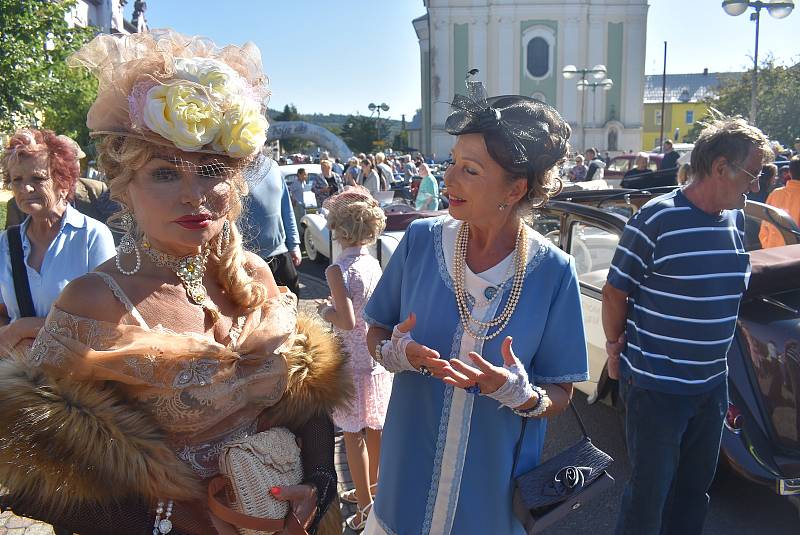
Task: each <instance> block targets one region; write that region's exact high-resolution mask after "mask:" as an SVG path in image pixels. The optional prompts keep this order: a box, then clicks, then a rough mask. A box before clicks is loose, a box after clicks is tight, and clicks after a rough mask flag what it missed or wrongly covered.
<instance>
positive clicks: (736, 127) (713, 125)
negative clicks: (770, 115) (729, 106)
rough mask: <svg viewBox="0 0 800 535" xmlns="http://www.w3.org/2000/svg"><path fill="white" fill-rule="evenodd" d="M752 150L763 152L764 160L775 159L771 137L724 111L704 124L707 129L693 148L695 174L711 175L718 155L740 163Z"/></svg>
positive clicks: (693, 169)
mask: <svg viewBox="0 0 800 535" xmlns="http://www.w3.org/2000/svg"><path fill="white" fill-rule="evenodd" d="M750 149H756V150H758V151H761V154H762V161H764V162H768V161H770V160H771V159H772V157H773V154H772V149H771V148H770V146H769V140H768V139H767V136H765V135H764V134H763V133H762V132H761V130H759V129H758V128H756V127H755V126H752V125H749V124H747V122H746V121H745V120H744V119H742V118H741V117H726V116H724V115H722V114H717V116H716V117H715V118H714V119H712V120H710V121H709V122H707V123H705V128H703V131H702V132H701V133H700V137H699V138H698V139H697V141H696V142H695V144H694V149H692V161H691V164H692V173H693V177H694V178H695V179H696V180H702V179H703V178H705V177H706V176H708V175H710V174H711V166H712V165H713V163H714V160H716V159H717V158H719V157H723V158H725V159H726V160H728V161H729V162H730V163H732V164H735V165H739V164H741V163H742V162H744V161H745V160H746V159H747V155H748V154H749V153H750Z"/></svg>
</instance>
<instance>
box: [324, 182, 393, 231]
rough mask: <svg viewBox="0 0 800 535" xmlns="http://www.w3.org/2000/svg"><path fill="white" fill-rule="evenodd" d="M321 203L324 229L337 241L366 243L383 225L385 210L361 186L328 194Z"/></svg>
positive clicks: (381, 229)
mask: <svg viewBox="0 0 800 535" xmlns="http://www.w3.org/2000/svg"><path fill="white" fill-rule="evenodd" d="M324 207H325V209H327V210H328V229H330V231H331V232H333V237H334V239H336V240H338V241H339V242H340V243H344V244H347V245H368V244H370V243H373V242H374V241H375V240H377V239H378V236H380V235H381V233H382V232H383V229H385V228H386V214H384V213H383V210H382V209H381V207H380V204H378V201H376V200H375V199H374V198H373V197H372V195H370V194H369V192H368V191H367V190H366V189H365V188H363V187H361V186H357V187H351V188H348V189H346V190H345V191H343V192H342V193H339V194H337V195H334V196H332V197H329V198H328V199H327V200H326V201H325V203H324Z"/></svg>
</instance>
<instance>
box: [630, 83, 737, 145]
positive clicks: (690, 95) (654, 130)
mask: <svg viewBox="0 0 800 535" xmlns="http://www.w3.org/2000/svg"><path fill="white" fill-rule="evenodd" d="M735 76H741V73H735V72H725V73H710V72H708V71H707V70H706V71H705V72H702V73H697V74H668V75H667V84H666V92H665V97H666V98H665V104H664V116H663V117H662V116H661V89H662V83H663V78H662V76H661V75H660V74H657V75H647V76H645V84H644V120H643V124H642V149H643V150H651V149H653V148H654V147H658V146H659V145H661V124H662V122H663V124H664V137H666V138H668V139H672V140H673V141H674V142H676V143H682V142H684V141H685V138H686V136H688V135H689V133H690V132H691V131H692V128H693V127H694V123H695V122H696V121H700V120H702V119H703V118H704V117H705V116H706V115H707V113H708V106H707V105H706V103H705V99H707V98H709V97H713V96H714V95H715V93H716V90H717V88H718V87H719V85H720V83H722V82H723V81H725V80H726V79H728V78H730V77H735ZM676 131H677V134H676Z"/></svg>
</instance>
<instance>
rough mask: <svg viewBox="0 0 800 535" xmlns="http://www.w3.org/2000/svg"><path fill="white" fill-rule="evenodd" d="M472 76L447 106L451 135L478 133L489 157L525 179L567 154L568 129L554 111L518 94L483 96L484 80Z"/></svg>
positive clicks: (540, 171) (531, 177) (529, 178)
mask: <svg viewBox="0 0 800 535" xmlns="http://www.w3.org/2000/svg"><path fill="white" fill-rule="evenodd" d="M474 73H477V70H474ZM472 74H473V72H472V71H471V72H470V73H469V74H468V75H467V81H466V85H467V94H466V95H456V96H455V97H454V98H453V102H452V103H451V105H450V106H451V112H450V115H449V116H448V117H447V120H446V121H445V130H446V131H447V132H448V133H449V134H452V135H455V136H460V135H464V134H472V133H480V134H482V135H483V137H484V141H485V142H486V148H487V150H488V152H489V154H490V155H491V156H492V158H493V159H494V160H495V161H496V162H497V163H498V164H500V166H501V167H503V168H504V169H506V170H507V171H509V172H510V173H514V174H519V175H522V176H527V177H528V180H529V181H530V180H532V179H533V177H534V176H535V175H537V174H540V173H542V172H544V171H546V170H547V169H550V168H552V167H553V166H554V165H556V164H557V163H558V162H559V161H561V160H562V159H563V158H564V157H565V156H566V154H567V151H568V148H569V144H568V141H569V137H570V134H571V132H572V131H571V129H570V126H569V124H567V122H566V121H564V119H563V118H562V117H561V115H560V114H559V113H558V111H557V110H556V109H555V108H553V107H552V106H549V105H548V104H545V103H544V102H541V101H539V100H536V99H533V98H529V97H525V96H522V95H504V96H496V97H487V96H486V89H485V87H484V85H483V83H482V82H479V81H473V80H469V77H470V75H472Z"/></svg>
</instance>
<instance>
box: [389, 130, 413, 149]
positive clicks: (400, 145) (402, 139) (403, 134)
mask: <svg viewBox="0 0 800 535" xmlns="http://www.w3.org/2000/svg"><path fill="white" fill-rule="evenodd" d="M392 148H394V149H395V150H399V151H403V152H406V151H407V150H408V148H409V147H408V130H401V131H400V132H399V133H398V134H395V135H394V140H393V141H392ZM414 148H417V147H414Z"/></svg>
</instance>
